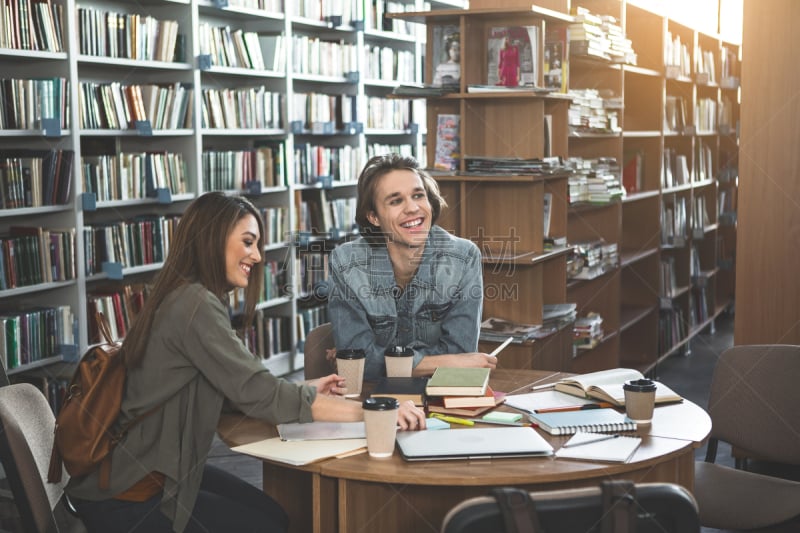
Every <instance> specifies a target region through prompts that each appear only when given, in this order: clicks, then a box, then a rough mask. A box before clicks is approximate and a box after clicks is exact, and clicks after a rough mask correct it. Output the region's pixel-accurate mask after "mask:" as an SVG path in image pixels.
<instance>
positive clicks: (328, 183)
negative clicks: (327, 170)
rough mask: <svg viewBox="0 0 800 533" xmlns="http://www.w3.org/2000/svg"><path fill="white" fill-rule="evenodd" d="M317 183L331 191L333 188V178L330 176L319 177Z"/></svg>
mask: <svg viewBox="0 0 800 533" xmlns="http://www.w3.org/2000/svg"><path fill="white" fill-rule="evenodd" d="M317 181H318V182H319V184H320V185H322V188H323V189H327V190H330V189H332V188H333V176H332V175H330V174H328V175H325V176H318V177H317Z"/></svg>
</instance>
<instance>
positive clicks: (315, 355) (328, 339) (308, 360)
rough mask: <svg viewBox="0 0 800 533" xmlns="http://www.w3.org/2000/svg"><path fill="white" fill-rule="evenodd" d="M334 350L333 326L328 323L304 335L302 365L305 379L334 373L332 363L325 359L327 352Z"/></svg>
mask: <svg viewBox="0 0 800 533" xmlns="http://www.w3.org/2000/svg"><path fill="white" fill-rule="evenodd" d="M333 348H335V346H334V340H333V326H332V325H331V323H330V322H326V323H324V324H320V325H319V326H317V327H315V328H314V329H312V330H311V331H309V332H308V335H306V342H305V346H304V347H303V365H304V367H305V376H306V379H316V378H321V377H323V376H327V375H328V374H332V373H333V372H335V371H336V366H335V364H334V362H332V361H329V360H328V359H327V358H326V352H327V350H331V349H333Z"/></svg>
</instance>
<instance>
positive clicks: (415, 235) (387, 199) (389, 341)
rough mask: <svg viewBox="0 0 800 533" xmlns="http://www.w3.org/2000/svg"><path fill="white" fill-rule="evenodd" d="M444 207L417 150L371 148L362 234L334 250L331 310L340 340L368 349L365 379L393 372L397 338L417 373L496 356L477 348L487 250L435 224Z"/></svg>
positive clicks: (362, 182) (360, 208) (362, 179)
mask: <svg viewBox="0 0 800 533" xmlns="http://www.w3.org/2000/svg"><path fill="white" fill-rule="evenodd" d="M443 207H446V203H445V201H444V199H443V198H442V197H441V196H440V194H439V187H438V186H437V185H436V182H435V181H434V180H433V179H432V178H431V177H430V176H429V175H428V174H427V173H426V172H425V171H424V170H422V169H420V168H419V164H418V163H417V161H416V160H415V159H413V158H410V157H401V156H399V155H396V154H390V155H385V156H376V157H373V158H372V159H370V160H369V161H368V162H367V165H366V166H365V167H364V169H363V170H362V172H361V175H360V176H359V178H358V199H357V204H356V222H357V223H358V224H359V226H360V228H361V237H360V238H358V239H356V240H354V241H352V242H350V243H346V244H343V245H340V246H337V247H336V248H335V249H334V251H333V253H332V254H331V259H330V282H331V288H330V294H329V296H328V316H329V317H330V319H331V322H332V323H333V330H334V339H335V343H336V347H337V348H361V349H363V350H365V351H366V353H367V361H366V365H365V370H364V377H365V379H375V378H377V377H379V376H382V375H385V372H386V370H385V367H384V363H383V357H384V356H383V354H384V351H385V350H386V348H387V347H389V346H406V347H410V348H412V349H413V350H414V371H413V373H414V375H418V376H425V375H430V374H432V373H433V371H434V370H435V369H436V367H438V366H474V367H488V368H494V367H495V366H496V364H497V358H496V357H491V356H489V355H487V354H485V353H479V352H477V348H478V334H479V333H480V319H481V310H482V308H483V271H482V267H481V254H480V251H479V250H478V247H477V246H475V244H474V243H472V242H471V241H468V240H466V239H461V238H458V237H454V236H453V235H451V234H450V233H448V232H446V231H445V230H443V229H442V228H440V227H439V226H436V220H437V219H438V218H439V213H440V212H441V210H442V208H443Z"/></svg>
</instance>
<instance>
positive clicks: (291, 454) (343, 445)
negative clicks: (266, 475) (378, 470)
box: [231, 437, 367, 465]
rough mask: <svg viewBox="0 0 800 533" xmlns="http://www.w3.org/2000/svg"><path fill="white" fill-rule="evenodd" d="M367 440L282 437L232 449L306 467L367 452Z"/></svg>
mask: <svg viewBox="0 0 800 533" xmlns="http://www.w3.org/2000/svg"><path fill="white" fill-rule="evenodd" d="M366 446H367V439H334V440H301V441H285V440H281V439H280V437H273V438H271V439H265V440H260V441H257V442H251V443H250V444H244V445H242V446H236V447H234V448H231V449H232V450H233V451H235V452H238V453H243V454H246V455H252V456H253V457H258V458H261V459H270V460H272V461H278V462H280V463H288V464H290V465H306V464H309V463H314V462H316V461H321V460H322V459H327V458H329V457H343V456H345V455H352V454H353V453H354V452H357V451H358V450H361V451H366Z"/></svg>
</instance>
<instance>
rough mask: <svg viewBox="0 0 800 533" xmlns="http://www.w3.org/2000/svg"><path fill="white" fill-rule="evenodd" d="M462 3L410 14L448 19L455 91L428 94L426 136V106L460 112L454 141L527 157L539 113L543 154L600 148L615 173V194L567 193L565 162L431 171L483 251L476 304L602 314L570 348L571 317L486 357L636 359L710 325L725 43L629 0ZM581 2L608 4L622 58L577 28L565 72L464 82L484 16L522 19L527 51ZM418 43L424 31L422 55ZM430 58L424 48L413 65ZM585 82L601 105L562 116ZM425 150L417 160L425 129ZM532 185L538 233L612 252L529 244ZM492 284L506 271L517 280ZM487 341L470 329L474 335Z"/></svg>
mask: <svg viewBox="0 0 800 533" xmlns="http://www.w3.org/2000/svg"><path fill="white" fill-rule="evenodd" d="M470 5H471V9H469V10H467V11H450V12H427V13H418V14H414V15H411V16H410V18H412V19H413V20H419V21H424V22H425V23H426V25H427V27H428V30H427V31H428V42H429V43H430V42H431V38H432V36H433V35H434V29H433V28H434V27H436V26H437V25H438V26H444V25H447V26H456V27H458V28H460V30H461V45H462V46H461V49H462V51H463V57H464V58H465V59H464V60H463V61H464V64H463V67H462V68H463V70H462V79H461V84H460V87H459V91H458V92H456V93H452V94H447V95H445V96H442V97H433V98H429V99H428V105H427V113H428V119H427V124H428V131H429V132H431V136H432V135H433V132H434V131H435V128H436V124H437V120H436V117H437V116H439V115H459V116H460V123H459V130H458V131H459V136H460V142H461V145H460V152H461V153H462V154H466V155H470V156H474V155H479V156H494V157H524V158H533V157H542V156H544V155H545V150H544V149H543V148H542V147H543V146H544V139H543V133H542V132H543V128H542V125H543V124H545V123H549V124H550V130H551V131H550V133H549V141H550V145H549V155H557V156H561V157H563V158H570V160H572V159H578V158H579V159H578V160H579V161H583V162H587V161H593V160H598V159H601V158H613V160H615V161H616V162H617V164H618V165H619V167H620V169H619V170H617V171H616V172H617V173H618V175H619V177H620V178H621V181H622V182H623V184H624V185H625V187H626V189H627V194H626V195H625V197H624V198H623V199H621V200H619V199H617V200H615V199H613V198H612V199H611V200H610V201H605V202H594V201H590V202H576V203H570V200H569V197H570V194H571V190H572V189H571V187H572V186H571V185H570V186H568V179H567V177H566V176H558V177H549V178H542V177H536V176H513V177H512V176H495V175H475V174H473V173H468V172H465V171H466V170H467V169H466V165H465V162H464V161H463V160H462V161H460V162H459V163H458V168H457V169H456V170H455V171H454V172H445V173H443V175H437V180H438V182H439V184H440V187H441V188H442V191H443V193H444V195H445V197H446V198H447V201H448V203H449V204H450V206H451V208H450V210H449V212H448V214H447V215H446V216H445V217H443V219H442V220H441V224H442V225H443V227H445V228H447V229H448V230H450V231H453V232H455V233H456V234H458V235H461V236H465V237H468V238H471V239H473V240H475V241H476V242H477V243H478V244H479V245H480V246H481V248H482V250H483V252H484V256H485V259H484V262H485V268H484V281H485V284H486V287H487V292H486V294H485V304H484V318H488V317H498V318H504V319H507V320H511V321H514V322H518V323H524V324H537V323H540V322H541V319H542V306H543V305H545V304H552V303H563V302H575V303H576V304H577V308H578V316H584V315H585V314H586V313H589V312H596V313H599V314H600V315H601V316H602V317H603V329H604V335H603V337H602V338H601V339H600V340H599V342H598V343H597V344H596V346H594V347H593V348H592V349H589V350H575V351H573V350H572V339H571V332H569V333H570V334H569V335H564V334H563V332H562V333H559V334H556V335H553V336H551V337H548V338H546V339H544V340H542V341H537V342H536V343H534V344H533V345H531V346H526V345H521V346H520V345H513V346H511V347H509V348H507V349H506V352H508V355H507V356H505V357H504V358H502V360H501V362H500V364H501V365H507V366H509V367H519V368H530V367H533V368H547V369H553V370H562V371H572V372H589V371H593V370H599V369H602V368H609V367H615V366H631V367H634V368H638V369H639V370H641V371H643V372H651V371H654V370H655V367H656V365H657V364H658V362H659V361H660V360H662V359H663V358H664V357H667V356H669V355H670V354H672V353H675V352H677V351H684V352H688V349H689V343H690V341H691V339H692V337H694V336H695V335H696V334H697V333H698V332H700V331H702V330H703V329H704V328H706V327H709V326H710V327H712V328H713V324H714V319H715V318H716V317H717V316H718V315H719V314H720V313H722V312H723V311H724V310H725V309H726V308H728V307H729V306H731V304H732V301H733V280H734V277H735V274H734V271H733V260H732V258H733V257H734V254H735V242H736V238H735V232H736V229H735V226H736V224H735V220H736V217H735V205H736V182H737V180H736V176H737V174H738V172H737V170H736V166H737V153H738V120H739V119H738V114H739V111H738V102H739V100H740V98H739V85H738V79H737V76H738V74H736V73H737V72H738V69H739V46H738V45H737V44H735V43H729V42H726V41H724V40H723V39H721V38H720V37H719V36H717V35H713V34H707V33H703V32H700V31H698V30H696V29H693V28H690V27H688V26H686V25H684V24H680V23H677V22H676V21H673V20H671V19H669V18H668V17H665V16H664V15H662V14H658V13H654V12H652V11H649V10H647V9H645V8H643V7H639V5H637V3H636V2H632V1H631V2H622V1H619V0H583V1H573V2H572V3H571V5H570V2H566V1H563V0H553V1H547V2H540V3H537V4H535V5H533V6H531V4H530V3H524V2H522V3H520V2H512V3H510V4H509V5H508V6H504V7H503V8H497V7H495V6H493V5H491V4H490V3H488V2H474V1H473V2H471V4H470ZM570 7H571V8H572V9H573V11H572V12H571V13H572V14H569V15H568V14H567V13H568V12H570ZM581 8H583V9H586V10H588V11H589V12H590V13H592V14H594V15H598V16H611V17H613V18H614V19H615V20H616V21H617V24H618V25H619V27H620V28H621V30H622V31H623V34H624V35H625V36H627V38H629V39H630V46H631V47H632V50H633V52H634V53H635V59H634V56H633V55H631V54H630V53H629V51H628V52H625V51H623V52H619V53H618V54H614V53H612V54H611V56H610V57H609V56H604V55H603V54H599V53H595V52H594V51H593V49H592V47H591V46H589V45H587V44H585V43H578V44H580V45H581V46H576V47H575V49H574V50H571V51H570V52H568V53H567V54H566V55H565V57H564V65H563V67H565V68H563V69H562V70H563V71H564V76H565V77H566V78H567V80H568V81H567V83H565V85H564V86H563V87H561V88H559V87H556V92H554V93H551V94H547V95H542V94H535V93H532V92H528V93H525V92H502V91H493V92H491V93H472V92H469V91H468V87H469V86H470V85H472V84H485V83H486V78H487V68H488V67H487V61H488V58H487V52H486V43H487V36H489V35H490V34H491V32H492V29H493V28H495V27H502V26H521V25H524V26H537V27H538V28H540V30H541V33H540V35H541V36H542V37H543V39H542V41H541V43H542V44H544V45H545V46H544V50H540V51H539V53H538V56H537V60H538V61H540V62H542V61H544V60H545V57H547V60H548V61H550V60H551V58H550V55H551V54H552V49H551V48H550V47H549V46H548V40H549V39H551V38H554V36H558V35H565V34H566V33H567V32H568V31H569V27H570V26H573V27H574V25H576V23H581V22H583V19H584V18H585V17H577V16H575V14H576V13H578V11H577V10H578V9H581ZM578 26H580V24H578ZM565 30H566V31H565ZM610 31H614V30H610ZM577 40H580V39H577ZM431 51H432V48H431V45H430V44H429V46H428V51H427V55H428V56H430V55H431ZM545 53H546V54H548V55H547V56H545ZM723 57H724V58H725V59H723ZM723 63H724V64H725V65H726V66H725V67H724V69H725V72H723V67H722V65H723ZM540 66H543V65H541V63H540ZM431 69H432V66H431V65H430V62H428V64H427V65H426V75H427V79H430V74H431ZM542 70H544V68H542V69H540V72H541V71H542ZM545 80H546V78H539V80H538V82H539V84H541V83H542V82H543V81H545ZM567 91H569V92H568V94H562V93H566V92H567ZM598 98H600V99H602V100H603V104H602V107H603V109H604V112H605V114H606V116H605V117H604V122H602V123H601V124H602V125H601V126H597V125H596V123H595V122H590V124H593V126H592V127H591V128H587V127H584V126H585V124H584V123H583V122H581V121H578V122H574V119H573V116H574V115H573V113H574V109H573V108H574V106H576V105H579V102H580V101H581V100H587V99H589V100H591V99H598ZM582 124H583V125H584V126H581V125H582ZM426 154H427V165H428V167H430V168H432V167H433V166H434V161H435V160H436V155H437V154H436V148H435V143H434V142H432V140H431V142H428V145H427V150H426ZM612 173H613V172H612ZM546 192H550V193H551V194H552V198H553V201H552V207H551V209H552V210H553V218H552V220H551V231H550V236H551V237H566V238H567V241H568V243H569V244H570V246H573V245H575V244H583V243H588V242H593V241H601V242H602V243H604V244H605V245H611V248H613V247H614V245H615V246H616V251H617V253H618V260H616V261H615V262H613V263H612V265H613V266H612V267H611V268H605V269H603V271H598V272H597V273H596V275H593V276H588V277H587V276H581V278H582V279H574V278H570V277H568V272H569V270H570V265H569V250H557V251H555V252H552V251H548V252H545V251H544V249H543V248H542V246H541V242H542V238H543V237H544V234H543V230H542V224H541V222H540V220H541V210H540V208H539V207H538V206H540V205H543V204H542V198H543V197H544V195H545V193H546ZM723 204H724V207H720V205H723ZM726 210H727V211H728V212H730V213H731V214H730V215H725V214H724V212H726ZM511 232H513V233H515V234H514V235H511ZM508 242H513V243H514V246H509V245H508ZM509 251H510V252H509ZM586 278H588V279H586ZM498 287H500V288H506V289H507V288H508V287H516V288H518V289H520V293H519V294H523V295H524V296H523V297H519V295H515V294H514V293H513V291H510V290H506V291H505V292H503V290H498ZM490 292H493V293H494V294H490ZM498 294H499V295H500V297H498V296H497V295H498ZM491 348H492V346H491V345H490V344H488V343H482V346H481V349H485V350H486V351H491Z"/></svg>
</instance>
